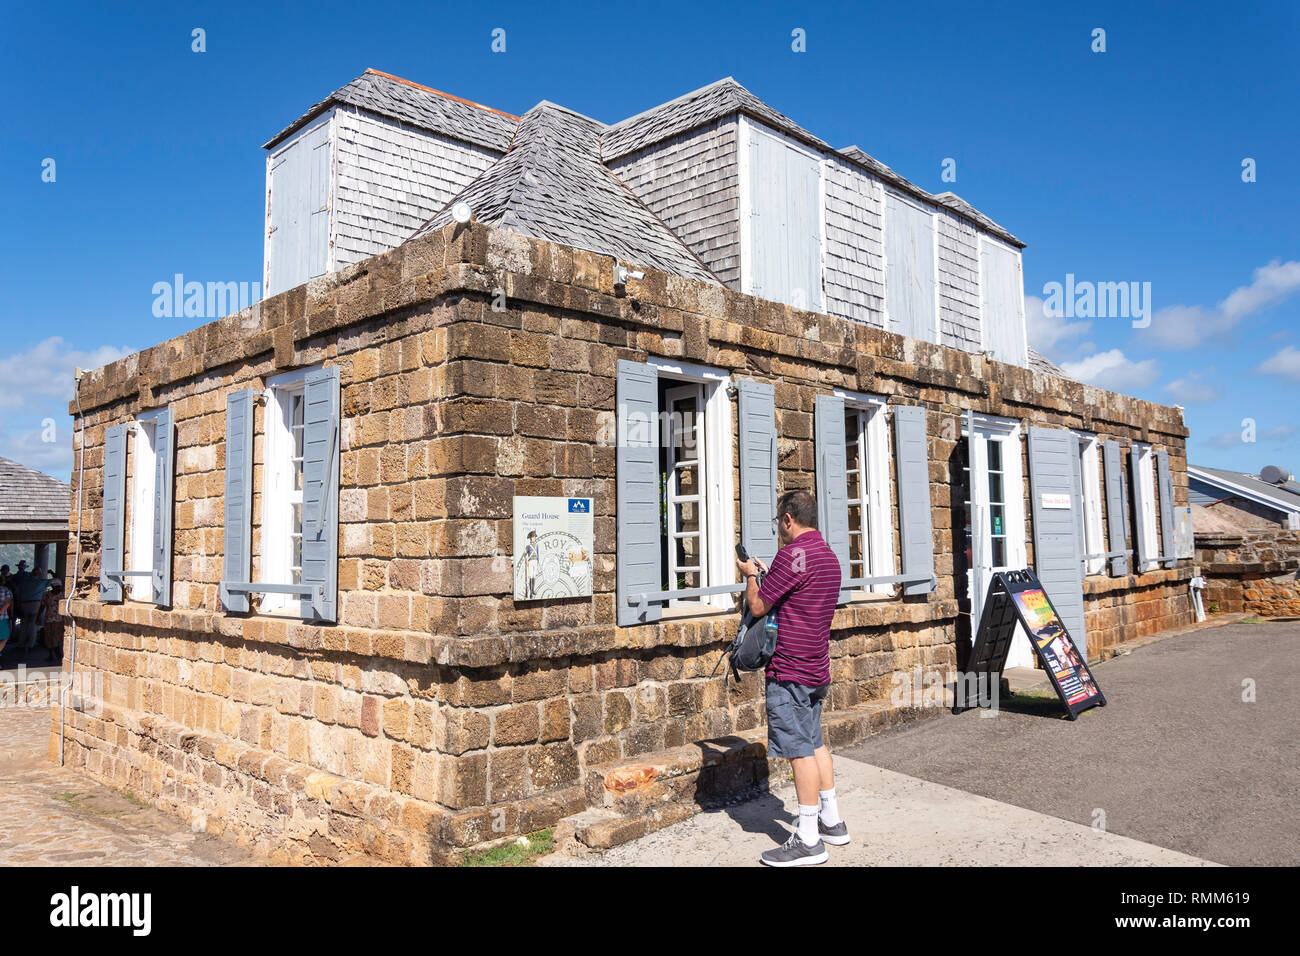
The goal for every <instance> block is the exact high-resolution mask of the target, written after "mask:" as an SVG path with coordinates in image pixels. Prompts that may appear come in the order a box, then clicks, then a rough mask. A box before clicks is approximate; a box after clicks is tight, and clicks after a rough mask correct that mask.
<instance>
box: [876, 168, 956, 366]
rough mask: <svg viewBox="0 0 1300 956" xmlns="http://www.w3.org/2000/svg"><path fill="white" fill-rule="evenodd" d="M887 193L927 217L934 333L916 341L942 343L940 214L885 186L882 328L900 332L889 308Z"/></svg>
mask: <svg viewBox="0 0 1300 956" xmlns="http://www.w3.org/2000/svg"><path fill="white" fill-rule="evenodd" d="M890 197H893V198H894V199H897V200H899V201H900V202H905V203H907V204H908V205H909V206H912V207H913V208H914V209H918V210H920V211H921V212H923V213H925V214H926V215H927V216H929V217H930V243H931V246H932V249H933V252H932V254H931V261H932V263H933V267H932V270H931V274H930V289H931V292H932V293H933V298H934V327H933V328H931V329H930V334H931V335H933V336H934V337H933V338H931V339H921V340H919V341H922V342H925V341H929V342H930V343H932V344H934V345H939V344H941V340H942V333H941V330H942V328H943V319H942V318H941V317H940V314H939V306H940V301H941V300H940V297H939V214H938V212H937V211H936V210H935V209H934V208H932V207H929V206H926V205H925V204H924V203H921V202H919V201H918V200H916V199H915V198H913V197H912V196H909V195H908V194H907V193H904V192H900V191H898V190H897V189H890V188H889V187H887V186H886V187H884V188H883V189H882V196H881V198H880V263H881V276H882V279H883V281H882V282H881V285H882V286H883V287H884V290H885V294H884V296H883V297H882V300H883V301H882V304H881V307H882V308H883V309H884V312H885V315H884V319H885V331H887V332H893V333H894V334H895V335H901V334H902V333H901V332H899V331H898V321H897V320H896V319H895V318H894V313H893V312H891V311H890V304H889V241H888V238H887V237H886V232H887V231H888V229H889V200H890Z"/></svg>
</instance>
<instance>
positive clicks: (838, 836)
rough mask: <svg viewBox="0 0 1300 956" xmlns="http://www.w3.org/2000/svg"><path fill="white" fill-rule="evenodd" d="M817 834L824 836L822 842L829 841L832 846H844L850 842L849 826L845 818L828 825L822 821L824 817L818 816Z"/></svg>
mask: <svg viewBox="0 0 1300 956" xmlns="http://www.w3.org/2000/svg"><path fill="white" fill-rule="evenodd" d="M817 835H818V836H819V837H821V838H822V842H824V843H829V844H830V845H831V846H844V844H846V843H848V842H849V826H848V824H847V823H845V822H844V821H843V820H841V821H840V822H839V823H837V824H835V826H833V827H828V826H827V825H826V824H824V823H822V818H821V817H818V818H817Z"/></svg>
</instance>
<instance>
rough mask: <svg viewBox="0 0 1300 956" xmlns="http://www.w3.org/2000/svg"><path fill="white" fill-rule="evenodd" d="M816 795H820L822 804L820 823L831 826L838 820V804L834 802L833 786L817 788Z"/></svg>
mask: <svg viewBox="0 0 1300 956" xmlns="http://www.w3.org/2000/svg"><path fill="white" fill-rule="evenodd" d="M817 795H818V796H819V797H821V805H822V810H821V814H822V823H824V824H826V825H827V826H828V827H833V826H835V824H837V823H839V822H840V808H839V804H837V803H836V802H835V788H834V787H831V788H830V789H829V790H818V791H817Z"/></svg>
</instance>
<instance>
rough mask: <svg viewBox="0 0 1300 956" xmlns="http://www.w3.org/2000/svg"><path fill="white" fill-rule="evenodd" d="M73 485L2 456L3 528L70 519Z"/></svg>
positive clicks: (0, 520) (0, 500)
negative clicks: (69, 511)
mask: <svg viewBox="0 0 1300 956" xmlns="http://www.w3.org/2000/svg"><path fill="white" fill-rule="evenodd" d="M71 493H72V489H71V486H69V485H66V484H64V483H63V482H61V481H59V480H58V479H57V478H51V477H50V476H49V475H46V474H42V473H41V472H39V471H36V470H35V469H33V468H28V467H27V466H26V465H20V464H18V462H16V461H11V460H10V459H8V458H0V528H3V527H6V526H8V527H10V528H18V529H21V528H23V527H25V526H28V525H48V524H62V525H67V523H68V500H69V496H70V494H71Z"/></svg>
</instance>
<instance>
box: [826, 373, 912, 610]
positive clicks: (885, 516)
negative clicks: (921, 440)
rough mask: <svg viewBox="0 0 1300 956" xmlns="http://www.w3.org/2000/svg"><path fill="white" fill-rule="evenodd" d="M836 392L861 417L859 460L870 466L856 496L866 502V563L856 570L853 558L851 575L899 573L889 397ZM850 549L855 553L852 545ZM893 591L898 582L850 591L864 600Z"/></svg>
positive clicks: (854, 597) (852, 598) (846, 407)
mask: <svg viewBox="0 0 1300 956" xmlns="http://www.w3.org/2000/svg"><path fill="white" fill-rule="evenodd" d="M834 394H835V395H836V396H837V397H839V398H842V399H843V400H844V412H845V415H846V416H847V415H848V414H855V415H856V416H857V417H858V422H859V433H858V443H859V445H858V448H859V461H865V462H866V468H865V469H862V470H860V472H859V474H858V493H857V495H856V496H855V497H857V498H858V500H860V501H863V502H864V505H863V511H862V514H863V524H864V530H865V532H866V535H867V547H866V548H865V549H864V554H863V557H864V558H865V560H866V566H865V567H863V568H861V569H860V571H858V572H855V571H854V569H853V566H852V563H851V559H850V566H849V576H850V577H851V578H857V577H863V578H867V577H891V576H893V575H895V574H897V573H898V570H897V567H898V564H897V562H896V560H895V558H896V555H895V552H894V518H893V508H892V503H893V498H892V496H891V494H890V475H891V474H892V472H893V461H892V458H891V454H890V444H889V420H888V415H889V411H888V408H887V406H886V399H885V397H884V396H882V395H867V394H863V393H861V392H849V391H844V390H840V389H836V390H835V391H834ZM846 440H847V439H846ZM850 536H852V532H851V531H850ZM849 553H850V555H852V547H850V550H849ZM893 594H894V585H892V584H874V585H872V586H871V587H869V588H868V589H866V590H860V589H855V590H853V591H851V592H849V600H850V601H856V600H862V599H866V598H870V597H873V596H876V595H882V596H886V597H892V596H893Z"/></svg>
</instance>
